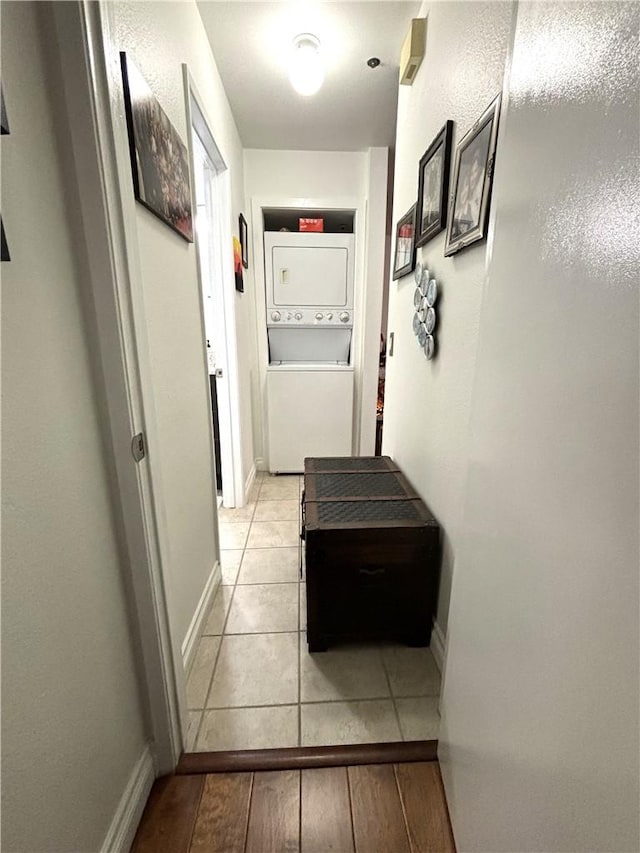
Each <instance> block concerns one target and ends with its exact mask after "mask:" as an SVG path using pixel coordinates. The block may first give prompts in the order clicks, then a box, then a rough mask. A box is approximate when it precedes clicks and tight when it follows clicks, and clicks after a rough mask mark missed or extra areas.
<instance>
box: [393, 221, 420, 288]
mask: <svg viewBox="0 0 640 853" xmlns="http://www.w3.org/2000/svg"><path fill="white" fill-rule="evenodd" d="M415 265H416V206H415V204H414V205H413V207H412V208H411V209H410V210H408V211H407V212H406V213H405V215H404V216H403V217H401V218H400V219H399V220H398V224H397V225H396V251H395V254H394V256H393V279H394V281H395V280H396V279H399V278H402V276H404V275H407V274H408V273H410V272H412V270H413V268H414V267H415Z"/></svg>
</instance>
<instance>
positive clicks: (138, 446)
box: [131, 432, 147, 462]
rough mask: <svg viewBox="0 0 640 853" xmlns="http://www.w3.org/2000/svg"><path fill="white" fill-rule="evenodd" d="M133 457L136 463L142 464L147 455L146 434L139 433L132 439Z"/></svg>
mask: <svg viewBox="0 0 640 853" xmlns="http://www.w3.org/2000/svg"><path fill="white" fill-rule="evenodd" d="M131 455H132V456H133V458H134V459H135V461H136V462H140V461H142V460H143V459H144V457H145V456H146V455H147V447H146V444H145V440H144V433H143V432H139V433H138V434H137V435H134V436H133V438H132V439H131Z"/></svg>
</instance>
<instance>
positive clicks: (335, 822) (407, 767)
mask: <svg viewBox="0 0 640 853" xmlns="http://www.w3.org/2000/svg"><path fill="white" fill-rule="evenodd" d="M330 851H331V853H436V851H437V853H455V846H454V843H453V836H452V834H451V826H450V823H449V816H448V813H447V805H446V801H445V798H444V791H443V787H442V780H441V778H440V768H439V766H438V763H437V761H428V762H414V763H410V764H369V765H362V766H350V767H325V768H313V769H303V770H276V771H260V772H253V773H215V774H209V775H205V774H199V775H192V776H189V775H181V776H169V777H165V778H164V779H159V780H158V781H157V782H156V784H155V785H154V787H153V790H152V792H151V795H150V797H149V801H148V803H147V806H146V809H145V811H144V814H143V816H142V820H141V822H140V826H139V828H138V833H137V835H136V839H135V841H134V844H133V853H330Z"/></svg>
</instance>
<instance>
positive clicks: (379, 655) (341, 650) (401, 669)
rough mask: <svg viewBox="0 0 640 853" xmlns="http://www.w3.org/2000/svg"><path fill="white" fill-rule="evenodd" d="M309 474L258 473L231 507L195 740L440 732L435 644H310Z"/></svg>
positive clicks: (198, 663)
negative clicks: (305, 533) (304, 494)
mask: <svg viewBox="0 0 640 853" xmlns="http://www.w3.org/2000/svg"><path fill="white" fill-rule="evenodd" d="M301 488H302V478H301V477H298V476H279V477H272V476H270V475H268V474H258V475H257V479H256V482H255V483H254V485H253V487H252V490H251V494H250V500H249V502H248V503H247V505H246V506H244V507H242V509H231V510H225V509H223V510H221V511H220V539H221V545H222V549H223V550H222V553H221V558H222V585H221V586H220V587H219V589H218V592H217V594H216V598H215V600H214V603H213V606H212V608H211V612H210V615H209V618H208V620H207V623H206V626H205V630H204V635H203V637H202V639H201V641H200V647H199V649H198V652H197V654H196V658H195V661H194V664H193V667H192V670H191V673H190V676H189V679H188V683H187V703H188V707H189V721H190V722H189V738H188V741H187V751H217V750H226V749H268V748H276V747H292V746H330V745H338V744H356V743H374V742H386V741H400V740H433V739H437V737H438V728H439V714H438V697H439V694H440V673H439V672H438V668H437V666H436V664H435V662H434V659H433V656H432V654H431V651H430V650H429V649H428V648H424V649H415V648H408V647H406V646H402V645H399V644H398V645H394V644H391V643H385V644H357V645H355V644H349V645H340V646H338V647H335V648H330V649H329V651H327V652H323V653H319V654H314V655H310V654H309V653H308V651H307V644H306V637H305V615H306V602H305V586H306V585H305V582H304V577H303V578H302V579H300V570H299V566H300V549H299V545H298V542H299V512H300V490H301Z"/></svg>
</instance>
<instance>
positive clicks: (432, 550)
mask: <svg viewBox="0 0 640 853" xmlns="http://www.w3.org/2000/svg"><path fill="white" fill-rule="evenodd" d="M303 534H304V537H305V555H306V578H307V640H308V643H309V651H312V652H314V651H323V650H324V649H326V648H327V647H328V646H329V644H331V643H332V642H335V641H336V640H340V639H355V638H358V639H363V638H391V639H395V640H400V641H402V642H406V643H407V644H408V645H413V646H426V645H428V644H429V641H430V637H431V623H432V614H433V611H434V607H435V596H436V592H437V576H438V568H439V548H440V546H439V538H440V537H439V526H438V523H437V521H436V520H435V518H434V517H433V515H432V514H431V513H430V512H429V510H428V509H427V507H426V506H425V504H424V502H423V501H422V500H421V499H420V497H419V496H418V494H417V493H416V492H415V490H414V489H413V487H412V486H411V484H410V483H409V481H408V480H407V479H406V477H405V476H404V475H403V474H402V472H401V471H400V470H399V469H398V467H397V465H395V464H394V463H393V460H391V459H390V458H389V457H379V456H378V457H345V458H331V459H328V458H311V459H306V460H305V475H304V497H303Z"/></svg>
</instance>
